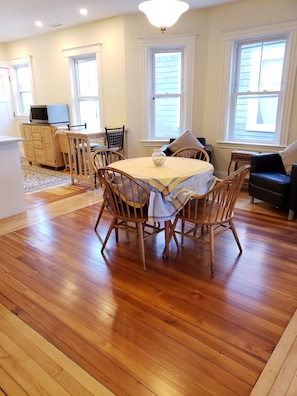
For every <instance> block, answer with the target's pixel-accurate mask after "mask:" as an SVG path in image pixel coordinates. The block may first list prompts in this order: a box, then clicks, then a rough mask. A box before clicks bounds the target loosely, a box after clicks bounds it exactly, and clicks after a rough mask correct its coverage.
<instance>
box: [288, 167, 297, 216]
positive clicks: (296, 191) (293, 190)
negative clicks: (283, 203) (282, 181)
mask: <svg viewBox="0 0 297 396" xmlns="http://www.w3.org/2000/svg"><path fill="white" fill-rule="evenodd" d="M289 197H290V198H289V209H293V210H296V209H297V164H296V163H295V164H293V165H292V173H291V183H290V195H289Z"/></svg>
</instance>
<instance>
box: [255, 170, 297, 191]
mask: <svg viewBox="0 0 297 396" xmlns="http://www.w3.org/2000/svg"><path fill="white" fill-rule="evenodd" d="M290 182H291V178H290V176H288V175H285V174H282V173H279V172H269V173H251V175H250V183H251V184H255V185H259V186H261V188H262V189H265V190H271V191H274V192H276V193H280V194H283V193H285V192H286V191H287V189H288V186H289V185H290Z"/></svg>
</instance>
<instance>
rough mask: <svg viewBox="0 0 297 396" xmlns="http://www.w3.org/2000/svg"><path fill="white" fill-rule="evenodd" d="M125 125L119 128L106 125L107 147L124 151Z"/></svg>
mask: <svg viewBox="0 0 297 396" xmlns="http://www.w3.org/2000/svg"><path fill="white" fill-rule="evenodd" d="M124 135H125V125H123V126H121V127H119V128H107V127H105V136H106V143H107V148H109V149H114V150H115V151H122V150H123V148H124Z"/></svg>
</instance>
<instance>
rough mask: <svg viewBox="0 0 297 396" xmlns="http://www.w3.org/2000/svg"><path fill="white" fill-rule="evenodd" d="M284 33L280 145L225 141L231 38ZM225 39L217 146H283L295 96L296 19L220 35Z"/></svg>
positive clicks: (272, 35)
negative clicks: (284, 52) (283, 77)
mask: <svg viewBox="0 0 297 396" xmlns="http://www.w3.org/2000/svg"><path fill="white" fill-rule="evenodd" d="M280 34H283V35H287V36H288V39H287V49H286V58H285V59H286V60H285V61H286V62H288V63H287V67H286V68H285V70H284V71H285V73H286V74H285V80H286V85H285V86H284V87H283V92H285V95H284V96H283V98H282V103H281V114H282V123H281V125H280V142H279V145H269V144H267V145H266V144H261V143H255V144H252V143H250V142H246V143H243V142H231V141H227V140H226V137H227V128H228V125H229V119H228V109H229V97H230V95H229V93H230V88H231V83H232V81H231V74H232V73H230V71H231V70H232V69H233V68H234V67H235V65H234V64H232V63H231V62H232V58H233V57H232V51H233V43H234V41H240V40H245V39H246V40H250V39H253V38H255V39H257V38H259V39H261V40H262V39H263V38H266V37H267V38H271V37H274V36H275V35H280ZM223 39H224V60H223V78H222V82H223V85H222V102H221V110H220V113H221V116H220V126H219V130H220V133H219V140H218V142H217V143H218V145H219V147H226V146H230V147H234V145H236V147H237V148H238V146H247V147H253V146H257V147H258V148H259V147H261V148H263V149H265V148H268V149H269V148H271V146H274V147H279V148H281V147H285V146H287V144H288V136H289V127H290V116H291V110H292V103H293V95H294V86H295V84H294V81H295V70H296V67H297V21H296V20H294V21H288V22H284V23H278V24H272V25H267V26H257V27H253V28H247V29H240V30H236V31H230V32H225V33H224V35H223Z"/></svg>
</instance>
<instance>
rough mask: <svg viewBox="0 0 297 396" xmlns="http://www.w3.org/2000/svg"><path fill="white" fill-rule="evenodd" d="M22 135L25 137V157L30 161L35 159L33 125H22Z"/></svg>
mask: <svg viewBox="0 0 297 396" xmlns="http://www.w3.org/2000/svg"><path fill="white" fill-rule="evenodd" d="M21 135H22V137H23V138H24V139H25V141H24V142H23V145H24V153H25V158H26V159H27V160H28V161H30V162H31V161H35V150H34V145H33V140H32V130H31V125H26V124H24V125H21Z"/></svg>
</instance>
